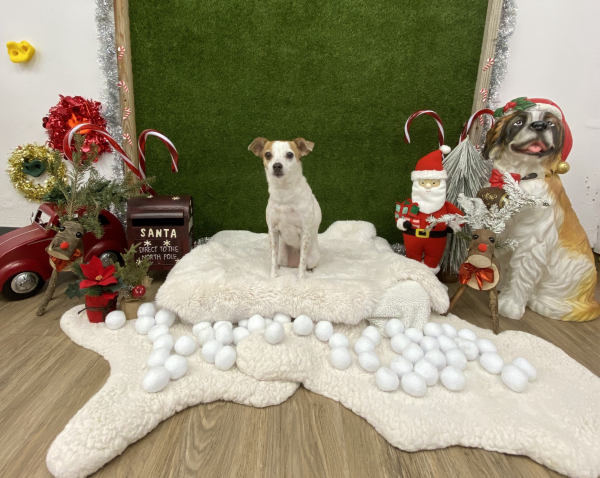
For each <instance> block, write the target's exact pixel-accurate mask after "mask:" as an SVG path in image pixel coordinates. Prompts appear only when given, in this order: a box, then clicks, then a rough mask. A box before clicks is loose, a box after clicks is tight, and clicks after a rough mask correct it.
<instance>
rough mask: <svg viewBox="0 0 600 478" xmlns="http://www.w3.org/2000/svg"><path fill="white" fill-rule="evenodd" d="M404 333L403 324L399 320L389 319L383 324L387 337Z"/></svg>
mask: <svg viewBox="0 0 600 478" xmlns="http://www.w3.org/2000/svg"><path fill="white" fill-rule="evenodd" d="M402 332H404V324H403V323H402V321H401V320H400V319H390V320H388V321H387V322H386V323H385V333H386V334H387V335H388V337H393V336H394V335H396V334H401V333H402Z"/></svg>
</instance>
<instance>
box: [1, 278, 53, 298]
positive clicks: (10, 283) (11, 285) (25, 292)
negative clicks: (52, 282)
mask: <svg viewBox="0 0 600 478" xmlns="http://www.w3.org/2000/svg"><path fill="white" fill-rule="evenodd" d="M42 287H44V279H42V276H40V275H39V274H38V273H37V272H30V271H26V272H19V273H18V274H15V275H14V276H12V277H11V278H10V279H8V280H7V281H6V282H5V283H4V287H3V288H2V293H3V294H4V297H6V298H7V299H8V300H23V299H28V298H29V297H33V296H34V295H36V294H37V293H38V292H39V291H40V289H41V288H42Z"/></svg>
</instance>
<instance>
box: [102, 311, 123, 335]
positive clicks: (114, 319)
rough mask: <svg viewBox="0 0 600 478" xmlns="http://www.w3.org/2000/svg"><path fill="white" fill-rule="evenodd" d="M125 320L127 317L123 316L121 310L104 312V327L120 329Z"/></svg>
mask: <svg viewBox="0 0 600 478" xmlns="http://www.w3.org/2000/svg"><path fill="white" fill-rule="evenodd" d="M125 322H127V317H125V312H123V311H122V310H113V311H112V312H109V313H108V314H106V318H105V319H104V323H105V324H106V327H107V328H109V329H110V330H117V329H120V328H121V327H123V326H124V325H125Z"/></svg>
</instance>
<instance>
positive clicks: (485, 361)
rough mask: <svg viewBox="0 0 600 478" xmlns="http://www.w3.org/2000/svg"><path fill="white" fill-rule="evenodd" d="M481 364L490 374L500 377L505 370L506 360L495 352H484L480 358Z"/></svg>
mask: <svg viewBox="0 0 600 478" xmlns="http://www.w3.org/2000/svg"><path fill="white" fill-rule="evenodd" d="M479 363H480V364H481V366H482V367H483V369H484V370H486V371H487V372H489V373H493V374H494V375H498V374H499V373H500V372H502V369H503V368H504V360H503V359H502V357H500V355H498V354H497V353H494V352H484V353H482V354H481V357H479Z"/></svg>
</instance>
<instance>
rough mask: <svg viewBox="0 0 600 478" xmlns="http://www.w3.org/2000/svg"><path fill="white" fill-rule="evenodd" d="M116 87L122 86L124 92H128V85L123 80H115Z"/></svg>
mask: <svg viewBox="0 0 600 478" xmlns="http://www.w3.org/2000/svg"><path fill="white" fill-rule="evenodd" d="M117 88H123V89H124V90H125V93H129V87H128V86H127V84H126V83H125V82H124V81H123V80H120V81H119V82H117Z"/></svg>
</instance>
